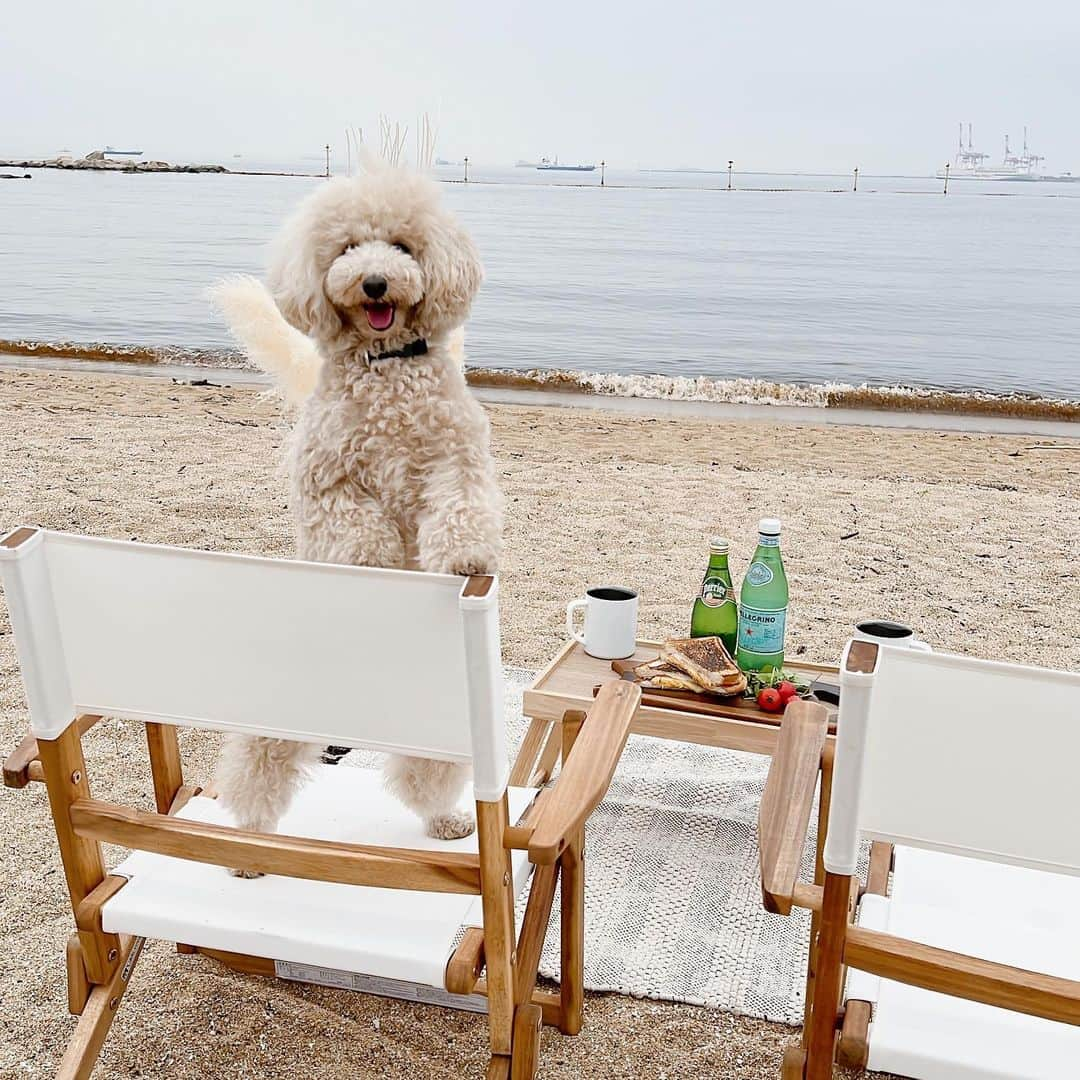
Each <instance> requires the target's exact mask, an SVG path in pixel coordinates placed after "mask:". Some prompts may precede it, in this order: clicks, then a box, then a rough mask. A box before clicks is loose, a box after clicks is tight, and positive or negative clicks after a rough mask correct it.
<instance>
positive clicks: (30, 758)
mask: <svg viewBox="0 0 1080 1080" xmlns="http://www.w3.org/2000/svg"><path fill="white" fill-rule="evenodd" d="M37 759H38V745H37V739H35V738H34V736H33V735H27V736H26V737H25V738H24V739H23V741H22V742H21V743H19V745H18V746H16V747H15V749H14V750H12V751H11V753H10V754H8V756H7V757H6V758H5V759H4V787H9V788H24V787H26V785H27V784H29V783H30V765H31V763H32V762H35V761H37Z"/></svg>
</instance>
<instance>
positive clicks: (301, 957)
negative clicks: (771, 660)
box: [0, 528, 639, 1080]
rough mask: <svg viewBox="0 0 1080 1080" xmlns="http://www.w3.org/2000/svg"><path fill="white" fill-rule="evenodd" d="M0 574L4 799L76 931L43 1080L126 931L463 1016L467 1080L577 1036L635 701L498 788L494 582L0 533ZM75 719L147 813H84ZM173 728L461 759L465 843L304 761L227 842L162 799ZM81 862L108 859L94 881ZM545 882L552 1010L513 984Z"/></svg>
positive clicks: (136, 940) (132, 956) (100, 988)
mask: <svg viewBox="0 0 1080 1080" xmlns="http://www.w3.org/2000/svg"><path fill="white" fill-rule="evenodd" d="M0 570H2V572H3V578H4V585H5V592H6V597H7V602H8V606H9V609H10V612H11V620H12V624H13V627H14V630H15V637H16V645H17V649H18V655H19V663H20V667H21V669H22V674H23V681H24V684H25V688H26V697H27V703H28V705H29V712H30V728H31V732H30V735H28V737H27V738H26V739H25V740H24V741H23V743H22V744H21V745H20V746H19V748H18V749H17V750H16V751H15V752H14V753H13V754H12V755H11V756H10V757H9V758H8V760H7V761H6V763H5V766H4V780H5V783H6V784H7V785H8V786H11V787H22V786H25V785H26V784H27V783H29V782H31V781H42V782H44V784H45V786H46V788H47V790H48V794H49V801H50V806H51V810H52V815H53V821H54V825H55V829H56V835H57V839H58V841H59V846H60V854H61V857H62V860H63V864H64V870H65V873H66V877H67V884H68V889H69V892H70V895H71V903H72V908H73V911H74V914H75V923H76V926H77V932H76V933H75V934H73V935H72V937H71V939H70V940H69V943H68V950H67V968H68V979H69V982H68V986H69V994H68V997H69V1006H70V1008H71V1011H72V1012H73V1013H76V1014H79V1015H80V1017H81V1018H80V1021H79V1025H78V1027H77V1029H76V1032H75V1035H74V1037H73V1039H72V1041H71V1043H70V1045H69V1047H68V1051H67V1054H66V1055H65V1057H64V1060H63V1062H62V1063H61V1066H60V1070H59V1072H58V1074H57V1075H58V1076H62V1077H87V1076H89V1075H90V1072H91V1070H92V1069H93V1065H94V1062H95V1060H96V1058H97V1055H98V1053H99V1051H100V1049H101V1045H102V1042H103V1041H104V1038H105V1035H106V1033H107V1032H108V1029H109V1026H110V1025H111V1023H112V1020H113V1017H114V1016H115V1014H116V1008H117V1005H118V1004H119V1001H120V998H121V997H122V996H123V993H124V990H125V988H126V986H127V983H128V979H129V977H130V975H131V970H132V967H133V966H134V963H135V961H136V960H137V958H138V955H139V952H140V950H141V948H142V943H143V940H144V938H145V937H148V936H152V937H159V938H164V939H166V940H169V941H174V942H176V943H177V944H178V948H179V949H180V951H182V952H201V953H206V954H208V955H209V956H212V957H214V958H216V959H218V960H220V961H222V962H224V963H226V964H229V965H230V966H232V967H234V968H237V969H238V970H241V971H245V972H251V973H257V974H266V975H278V976H280V977H284V978H300V979H305V978H307V979H314V980H316V981H323V982H329V983H330V984H332V985H341V986H348V987H352V988H355V989H361V990H371V991H374V992H385V993H391V994H395V995H397V996H410V997H414V998H417V999H419V1000H429V1001H436V1002H441V1003H445V1004H457V1005H460V1006H463V1007H471V1008H474V1009H477V1010H478V1011H486V1012H487V1013H488V1017H489V1026H490V1043H491V1055H492V1056H491V1060H490V1064H489V1067H488V1073H487V1075H488V1077H489V1078H491V1080H496V1078H499V1080H501V1078H507V1077H510V1076H511V1072H512V1075H513V1077H514V1078H515V1080H518V1078H528V1077H532V1076H534V1075H535V1072H536V1068H537V1059H538V1053H539V1028H540V1024H541V1022H542V1021H544V1022H547V1023H551V1024H554V1025H556V1026H558V1027H559V1028H560V1029H561V1030H562V1031H564V1032H565V1033H568V1034H576V1033H577V1031H578V1030H580V1026H581V1011H582V996H583V991H582V981H581V980H582V966H583V947H584V934H583V926H584V923H583V902H584V879H583V865H582V841H583V834H584V823H585V820H586V818H587V816H588V814H589V813H590V812H591V811H592V809H593V808H594V807H595V806H596V804H597V803H598V802H599V801H600V798H601V797H602V796H603V793H604V791H605V790H606V788H607V784H608V783H609V782H610V779H611V775H612V773H613V771H614V768H615V765H616V764H617V762H618V758H619V754H620V753H621V751H622V747H623V745H624V743H625V740H626V737H627V734H628V732H629V726H630V722H631V719H632V717H633V714H634V711H635V710H636V707H637V702H638V698H639V692H638V691H637V690H636V688H635V687H632V686H630V685H629V684H627V683H617V684H612V685H611V686H610V687H607V688H605V690H604V691H603V692H602V693H601V695H600V696H599V697H598V698H597V701H596V703H595V705H594V707H593V708H592V709H591V710H590V711H589V713H588V714H587V715H585V714H581V713H571V714H567V716H566V717H565V718H564V722H563V724H562V731H561V736H560V737H561V742H562V753H563V767H562V771H561V773H560V775H559V779H558V781H557V782H556V783H555V784H554V786H552V787H550V788H548V789H546V790H545V791H544V792H543V794H542V795H541V796H540V797H539V798H536V794H537V792H536V789H535V788H514V787H509V786H508V777H509V772H510V765H509V762H508V760H507V748H506V741H505V733H504V721H503V706H502V669H501V665H500V655H499V625H498V608H497V597H498V589H497V582H496V580H495V579H494V578H489V577H473V578H469V579H467V580H466V579H462V578H458V577H451V576H447V575H438V574H422V573H415V572H408V571H396V570H379V569H369V568H359V567H348V566H336V565H328V564H318V563H303V562H295V561H286V560H278V559H265V558H252V557H248V556H239V555H223V554H211V553H208V552H201V551H190V550H185V549H181V548H171V547H160V546H152V545H147V544H136V543H126V542H120V541H113V540H100V539H90V538H86V537H79V536H72V535H67V534H64V533H59V532H51V531H48V530H42V529H31V528H23V529H18V530H16V531H14V532H12V533H10V534H8V535H7V536H5V537H3V538H2V539H0ZM101 716H110V717H119V718H123V719H128V720H135V721H140V722H142V723H144V724H145V725H146V731H147V738H148V742H149V749H150V758H151V767H152V773H153V786H154V795H155V802H156V806H157V813H146V812H143V811H139V810H135V809H131V808H127V807H123V806H117V805H114V804H111V803H107V802H102V801H100V800H97V799H93V798H91V795H90V788H89V783H88V777H87V769H86V762H85V759H84V756H83V751H82V744H81V736H82V734H83V733H84V732H85V731H86V730H87V729H88V728H89V727H91V726H92V725H93V723H94V722H95V721H96V720H97V719H98V718H100V717H101ZM177 727H198V728H208V729H212V730H217V731H228V732H242V733H247V734H252V735H261V736H269V737H273V738H283V739H294V740H299V741H303V742H312V743H318V744H323V745H327V744H333V745H338V746H349V747H365V748H368V749H375V750H383V751H394V752H398V753H407V754H410V755H413V756H422V757H429V758H435V759H441V760H448V761H455V762H461V763H468V764H471V766H472V769H473V776H474V780H473V788H474V790H473V796H474V798H475V801H476V815H477V832H476V834H475V835H474V836H472V837H469V838H467V839H464V840H459V841H452V842H446V841H437V840H432V839H430V838H428V837H427V836H426V835H424V832H423V828H422V826H421V824H420V822H419V820H418V819H416V818H414V817H413V815H411V814H410V813H409V812H408V811H406V810H405V809H404V808H403V807H402V806H400V805H399V804H398V803H396V802H395V801H394V800H393V799H391V798H389V797H388V796H386V795H385V794H384V793H383V792H382V789H381V785H380V783H379V781H378V779H377V778H374V777H373V776H372V775H371V774H370V773H366V772H364V771H363V770H355V769H342V768H333V767H327V766H323V767H321V768H319V769H318V770H317V775H316V777H315V780H314V782H313V783H311V784H310V785H308V786H307V787H306V788H305V789H304V790H303V791H302V792H301V793H300V794H299V795H298V796H297V798H296V800H295V802H294V804H293V806H292V807H291V809H290V810H289V812H288V814H287V815H286V816H285V818H284V819H283V821H282V823H281V826H280V833H279V834H274V835H269V834H262V833H255V832H246V831H242V830H238V829H236V828H233V827H232V825H231V822H230V820H229V818H228V816H227V814H226V813H225V812H224V811H223V809H222V808H221V807H220V806H219V805H218V803H217V802H216V801H215V800H214V799H213V798H211V797H206V796H205V795H200V793H199V792H200V789H199V788H198V787H196V786H194V785H191V784H185V783H184V778H183V774H182V771H181V762H180V754H179V749H178V743H177V738H176V728H177ZM554 734H555V733H554V732H553V735H554ZM534 749H535V748H534ZM524 774H525V775H526V776H528V774H529V769H528V767H527V765H526V768H525V771H524ZM539 779H541V780H542V779H544V777H543V776H542V775H541V776H540V777H539ZM523 815H524V816H523ZM102 842H107V843H114V844H119V845H121V846H124V847H127V848H130V849H133V852H134V853H133V854H132V855H130V856H129V857H128V858H127V859H125V860H124V861H123V862H122V863H121V864H120V865H119V866H117V867H116V868H115V869H114V870H113V871H112V872H111V873H109V872H107V871H106V868H105V864H104V861H103V857H102V849H101V844H102ZM225 866H228V867H236V868H241V869H247V870H257V871H261V872H263V873H264V874H266V875H268V876H266V877H263V878H260V879H257V880H244V879H240V878H237V877H233V876H231V875H229V874H228V873H227V872H226V871H225V870H224V869H223V867H225ZM533 869H534V870H535V872H534V873H533V882H532V889H531V892H530V895H529V901H528V905H527V908H526V911H525V915H524V917H523V919H522V925H521V933H520V936H517V935H515V922H514V898H515V896H516V895H518V893H519V892H520V890H521V889H522V887H523V886H524V885H525V883H526V880H527V878H528V876H529V872H530V870H533ZM560 878H561V881H562V890H561V895H562V912H563V919H562V957H563V970H562V978H561V982H560V988H559V992H558V993H552V992H550V991H541V990H538V989H537V988H536V973H537V967H538V964H539V958H540V951H541V948H542V945H543V942H544V937H545V934H546V931H547V926H548V921H549V915H550V909H551V905H552V900H553V897H554V892H555V886H556V882H557V880H559V879H560ZM484 973H486V974H484Z"/></svg>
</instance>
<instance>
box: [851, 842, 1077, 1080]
mask: <svg viewBox="0 0 1080 1080" xmlns="http://www.w3.org/2000/svg"><path fill="white" fill-rule="evenodd" d="M973 898H977V902H976V901H973ZM1077 910H1080V878H1077V877H1071V876H1068V875H1064V874H1054V873H1047V872H1045V871H1040V870H1032V869H1029V868H1026V867H1017V866H1010V865H1002V864H999V863H992V862H986V861H983V860H977V859H971V858H965V857H961V856H956V855H947V854H943V853H941V852H936V851H925V850H920V849H918V848H905V847H898V848H896V850H895V869H894V873H893V877H892V889H891V892H890V895H889V897H888V898H885V897H876V896H869V895H867V896H865V897H864V898H863V900H862V903H861V905H860V910H859V917H858V922H859V925H860V926H866V927H868V928H870V929H874V930H881V931H884V932H885V933H889V934H895V935H897V936H899V937H904V938H909V939H911V940H913V941H919V942H922V943H924V944H927V945H933V946H936V947H938V948H943V949H949V950H951V951H954V952H961V953H964V954H966V955H969V956H975V957H979V958H980V959H984V960H992V961H996V962H998V963H1003V964H1010V965H1012V966H1014V967H1021V968H1026V969H1028V970H1031V971H1038V972H1041V973H1043V974H1047V975H1057V976H1060V977H1062V978H1067V979H1080V935H1078V934H1077V933H1076V929H1075V914H1076V911H1077ZM847 996H848V997H849V998H856V999H860V1000H869V1001H873V1002H875V1003H876V1004H875V1008H874V1019H873V1023H872V1024H871V1027H870V1061H869V1066H870V1068H871V1069H874V1070H879V1071H883V1072H889V1073H895V1074H896V1075H898V1076H906V1077H913V1078H916V1080H1063V1078H1064V1077H1067V1076H1073V1075H1075V1073H1076V1063H1077V1061H1080V1028H1077V1027H1073V1026H1071V1025H1068V1024H1059V1023H1055V1022H1053V1021H1051V1020H1044V1019H1042V1018H1041V1017H1035V1016H1025V1015H1023V1014H1021V1013H1014V1012H1009V1011H1007V1010H1004V1009H997V1008H993V1007H992V1006H989V1005H982V1004H979V1003H978V1002H973V1001H965V1000H963V999H962V998H955V997H949V996H947V995H944V994H936V993H932V992H930V991H928V990H922V989H920V988H918V987H914V986H906V985H904V984H903V983H897V982H892V981H890V980H888V979H879V978H877V977H876V976H873V975H869V974H867V973H865V972H852V973H851V976H850V978H849V980H848V988H847Z"/></svg>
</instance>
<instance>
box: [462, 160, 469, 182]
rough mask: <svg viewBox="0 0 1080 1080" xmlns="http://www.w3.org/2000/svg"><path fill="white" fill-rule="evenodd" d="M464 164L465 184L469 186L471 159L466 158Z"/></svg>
mask: <svg viewBox="0 0 1080 1080" xmlns="http://www.w3.org/2000/svg"><path fill="white" fill-rule="evenodd" d="M462 164H463V165H464V166H465V183H466V184H467V183H468V182H469V159H468V158H465V160H464V161H463V162H462Z"/></svg>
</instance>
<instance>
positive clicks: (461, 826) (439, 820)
mask: <svg viewBox="0 0 1080 1080" xmlns="http://www.w3.org/2000/svg"><path fill="white" fill-rule="evenodd" d="M475 828H476V819H475V818H474V817H473V815H472V814H470V813H467V812H466V811H464V810H451V811H450V812H449V813H447V814H435V815H433V816H432V817H429V818H428V819H427V834H428V836H430V837H433V838H434V839H436V840H460V839H461V838H462V837H463V836H469V835H471V834H472V832H473V830H474V829H475Z"/></svg>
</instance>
